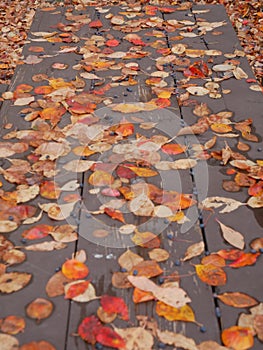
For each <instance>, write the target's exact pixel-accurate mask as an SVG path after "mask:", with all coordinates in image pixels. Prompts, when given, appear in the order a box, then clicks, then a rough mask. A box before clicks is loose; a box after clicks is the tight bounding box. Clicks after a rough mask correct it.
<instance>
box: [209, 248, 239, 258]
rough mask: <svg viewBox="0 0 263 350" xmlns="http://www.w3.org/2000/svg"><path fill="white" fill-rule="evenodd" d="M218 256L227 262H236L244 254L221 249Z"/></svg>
mask: <svg viewBox="0 0 263 350" xmlns="http://www.w3.org/2000/svg"><path fill="white" fill-rule="evenodd" d="M216 254H218V255H219V256H221V257H222V258H223V259H226V260H236V259H238V258H239V257H241V256H242V255H243V254H244V252H242V251H241V250H239V249H221V250H219V251H218V252H217V253H216Z"/></svg>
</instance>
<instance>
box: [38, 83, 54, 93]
mask: <svg viewBox="0 0 263 350" xmlns="http://www.w3.org/2000/svg"><path fill="white" fill-rule="evenodd" d="M52 91H53V88H52V87H51V86H49V85H42V86H37V87H35V89H34V92H35V94H37V95H47V94H50V93H51V92H52Z"/></svg>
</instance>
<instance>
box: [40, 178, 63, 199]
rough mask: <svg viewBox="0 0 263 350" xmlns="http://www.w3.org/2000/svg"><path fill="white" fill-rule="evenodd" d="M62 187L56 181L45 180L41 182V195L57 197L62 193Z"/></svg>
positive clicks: (50, 197) (49, 197)
mask: <svg viewBox="0 0 263 350" xmlns="http://www.w3.org/2000/svg"><path fill="white" fill-rule="evenodd" d="M60 192H61V191H60V189H59V188H58V186H57V185H56V184H55V182H54V181H43V182H42V183H41V184H40V195H41V197H44V198H48V199H57V198H58V197H59V195H60Z"/></svg>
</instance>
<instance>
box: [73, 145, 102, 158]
mask: <svg viewBox="0 0 263 350" xmlns="http://www.w3.org/2000/svg"><path fill="white" fill-rule="evenodd" d="M72 152H73V153H74V154H76V155H77V156H83V157H88V156H90V155H92V154H94V153H96V152H94V151H92V150H91V149H90V148H89V147H88V146H77V147H75V148H73V150H72Z"/></svg>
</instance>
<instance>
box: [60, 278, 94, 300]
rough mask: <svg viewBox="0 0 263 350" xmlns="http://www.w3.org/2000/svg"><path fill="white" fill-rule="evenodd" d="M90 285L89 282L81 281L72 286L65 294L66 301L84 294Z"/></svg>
mask: <svg viewBox="0 0 263 350" xmlns="http://www.w3.org/2000/svg"><path fill="white" fill-rule="evenodd" d="M89 284H90V282H89V281H80V282H79V283H75V284H74V285H72V286H70V287H69V289H68V290H67V293H66V294H65V299H72V298H75V297H77V296H78V295H81V294H83V293H84V292H85V290H86V289H87V288H88V286H89Z"/></svg>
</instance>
